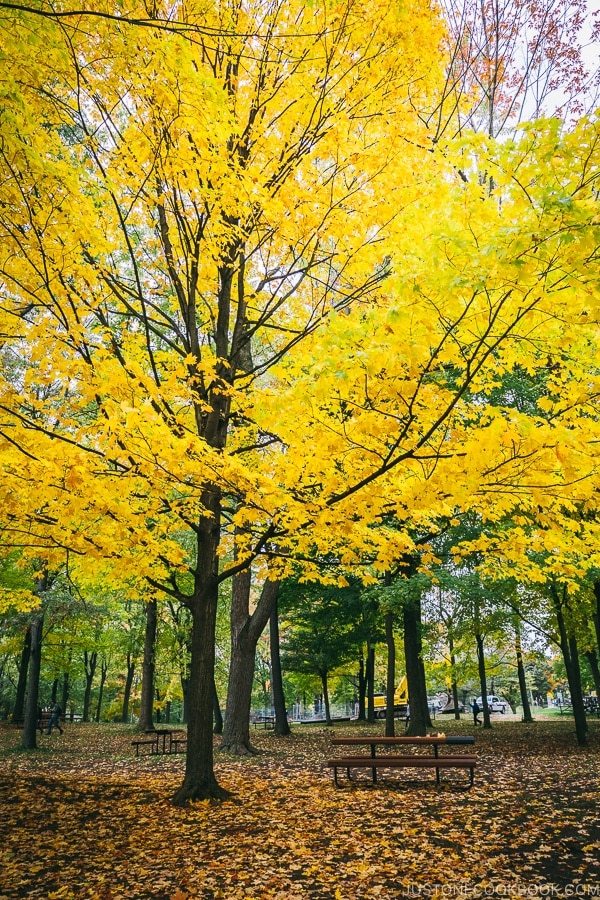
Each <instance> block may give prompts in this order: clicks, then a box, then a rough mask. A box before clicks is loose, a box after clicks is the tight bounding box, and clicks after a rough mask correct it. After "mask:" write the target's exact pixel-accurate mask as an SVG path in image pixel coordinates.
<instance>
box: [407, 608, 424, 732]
mask: <svg viewBox="0 0 600 900" xmlns="http://www.w3.org/2000/svg"><path fill="white" fill-rule="evenodd" d="M403 625H404V658H405V662H406V680H407V683H408V702H409V705H410V720H409V723H408V729H407V734H409V735H414V736H416V735H424V734H426V733H427V729H428V728H430V727H431V717H430V715H429V706H428V704H427V687H426V684H425V677H424V667H423V658H422V650H423V642H422V637H421V602H420V600H411V601H407V602H406V603H405V604H404V610H403Z"/></svg>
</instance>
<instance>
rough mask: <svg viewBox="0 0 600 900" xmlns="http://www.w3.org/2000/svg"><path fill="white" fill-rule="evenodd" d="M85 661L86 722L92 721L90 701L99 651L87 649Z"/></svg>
mask: <svg viewBox="0 0 600 900" xmlns="http://www.w3.org/2000/svg"><path fill="white" fill-rule="evenodd" d="M83 662H84V666H85V691H84V694H83V716H82V719H83V721H84V722H89V721H90V702H91V698H92V682H93V680H94V675H95V673H96V665H97V663H98V653H97V652H96V650H92V652H91V653H88V651H87V650H84V651H83Z"/></svg>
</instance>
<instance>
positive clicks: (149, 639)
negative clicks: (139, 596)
mask: <svg viewBox="0 0 600 900" xmlns="http://www.w3.org/2000/svg"><path fill="white" fill-rule="evenodd" d="M157 622H158V604H157V601H156V598H155V597H153V598H152V599H150V600H148V602H147V603H146V628H145V632H144V658H143V662H142V696H141V698H140V714H139V717H138V721H137V730H138V731H150V730H151V729H153V728H154V645H155V644H156V629H157Z"/></svg>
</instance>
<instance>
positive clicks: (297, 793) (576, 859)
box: [0, 717, 600, 900]
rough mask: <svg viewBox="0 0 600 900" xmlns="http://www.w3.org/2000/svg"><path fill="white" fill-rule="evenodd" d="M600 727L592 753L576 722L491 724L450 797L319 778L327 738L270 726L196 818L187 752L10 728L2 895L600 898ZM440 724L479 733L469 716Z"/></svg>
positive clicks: (599, 724) (99, 730) (224, 770)
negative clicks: (159, 752) (179, 791)
mask: <svg viewBox="0 0 600 900" xmlns="http://www.w3.org/2000/svg"><path fill="white" fill-rule="evenodd" d="M589 724H590V740H589V746H588V747H587V748H585V749H581V748H579V747H577V745H576V743H575V737H574V728H573V722H572V719H570V718H567V717H560V718H552V719H543V720H542V719H540V720H539V721H536V722H535V723H534V724H532V725H524V724H522V723H521V722H519V721H500V717H494V718H493V728H492V729H491V730H484V729H481V728H478V729H477V730H476V744H475V748H474V749H475V752H476V753H477V756H478V760H479V763H478V768H477V770H476V773H475V786H474V787H473V788H472V789H470V790H468V789H466V786H467V784H468V774H467V773H466V772H464V771H450V772H447V773H443V775H442V778H443V784H442V787H441V788H437V787H436V785H435V776H434V773H433V771H432V770H419V771H417V770H408V771H406V770H405V771H399V772H394V773H392V772H390V773H385V774H384V775H383V779H384V783H381V784H378V785H376V786H374V785H372V784H370V783H369V782H368V780H367V779H368V777H369V773H367V772H365V773H364V774H363V776H362V777H363V778H364V779H365V780H364V781H363V782H362V783H361V784H353V785H347V784H345V783H344V786H343V787H342V788H340V789H339V790H338V789H336V788H335V787H334V786H333V783H332V782H333V779H332V775H331V771H330V770H327V769H324V768H323V763H324V760H326V759H327V758H328V757H329V756H330V755H331V750H330V747H329V737H330V735H331V733H332V729H327V728H324V727H321V726H299V727H298V726H297V727H295V728H294V733H293V735H292V737H291V738H277V737H275V736H274V735H273V734H272V733H270V732H264V731H257V732H256V734H255V735H253V739H254V740H255V743H256V745H257V746H258V747H260V748H261V750H262V751H263V752H262V753H261V754H260V755H259V756H257V757H255V758H251V759H237V758H236V759H233V758H231V757H220V756H219V755H218V754H217V757H216V758H217V763H216V769H217V774H218V778H219V781H220V783H221V784H222V785H223V786H224V787H226V788H228V789H229V790H230V791H232V794H233V796H232V799H231V800H228V801H226V802H224V803H221V804H209V803H196V804H194V805H192V806H190V807H189V808H187V809H180V808H176V807H173V806H171V805H170V803H169V797H170V795H171V794H172V793H173V792H174V790H175V789H176V788H177V787H178V786H179V784H180V783H181V780H182V777H183V769H184V757H183V756H182V755H178V756H165V757H148V756H145V757H143V758H142V757H140V758H139V759H136V758H135V756H134V755H133V753H132V748H131V740H132V739H133V738H134V737H135V733H134V732H133V730H132V728H128V727H125V726H121V725H118V726H117V725H84V724H74V725H67V726H66V728H65V733H64V735H62V736H61V735H58V734H54V735H52V736H51V737H48V736H47V735H44V736H43V737H41V739H39V743H40V747H39V749H38V750H36V751H28V752H25V751H22V750H20V748H19V744H20V732H19V731H17V730H15V729H12V728H10V727H9V726H1V725H0V900H13V898H21V897H23V898H24V897H27V898H37V897H40V898H42V897H43V898H67V900H68V898H82V900H83V898H90V900H91V898H99V900H100V898H101V900H119V898H126V900H146V898H148V900H149V898H152V900H193V898H201V900H205V898H206V900H208V898H224V900H238V898H240V900H241V898H248V900H261V898H265V900H267V898H280V900H306V898H313V900H336V898H341V900H354V898H380V900H386V898H397V897H415V898H416V897H434V896H439V897H478V896H481V897H513V896H519V897H523V896H525V897H532V896H534V897H536V896H553V897H563V896H564V897H569V896H573V897H575V896H595V897H600V803H599V801H600V765H599V764H600V721H599V720H597V719H591V720H590V723H589ZM435 727H436V730H444V731H445V732H446V733H463V734H466V733H472V731H473V727H472V725H471V723H470V721H468V720H467V719H465V721H463V722H460V723H456V722H455V721H454V720H453V719H446V718H444V719H443V720H440V719H438V721H437V722H436V726H435ZM381 729H382V726H381V725H380V724H379V723H378V724H377V725H375V726H371V727H370V728H366V727H365V726H358V725H356V724H343V725H342V724H340V725H337V726H336V727H335V729H333V730H335V733H336V734H337V733H361V732H369V733H372V732H373V731H381ZM218 740H219V739H218V738H215V744H217V745H218ZM365 749H366V748H365ZM471 749H472V748H471Z"/></svg>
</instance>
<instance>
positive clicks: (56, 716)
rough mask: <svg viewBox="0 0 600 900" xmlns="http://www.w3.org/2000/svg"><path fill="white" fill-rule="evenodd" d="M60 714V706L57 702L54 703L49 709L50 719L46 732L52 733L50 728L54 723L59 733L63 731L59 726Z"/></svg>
mask: <svg viewBox="0 0 600 900" xmlns="http://www.w3.org/2000/svg"><path fill="white" fill-rule="evenodd" d="M61 716H62V709H61V708H60V706H59V704H58V703H55V704H54V705H53V706H52V709H51V710H50V721H49V722H48V732H47V733H48V734H52V729H53V728H54V726H55V725H56V727H57V728H58V730H59V731H60V733H61V734H62V733H63V729H62V728H61V727H60V717H61Z"/></svg>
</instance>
